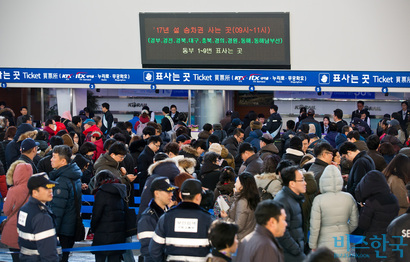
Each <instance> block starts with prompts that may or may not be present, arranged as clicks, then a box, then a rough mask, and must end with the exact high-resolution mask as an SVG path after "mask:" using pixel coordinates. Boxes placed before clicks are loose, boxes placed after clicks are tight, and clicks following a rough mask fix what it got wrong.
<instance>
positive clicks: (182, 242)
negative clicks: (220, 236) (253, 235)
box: [149, 179, 212, 261]
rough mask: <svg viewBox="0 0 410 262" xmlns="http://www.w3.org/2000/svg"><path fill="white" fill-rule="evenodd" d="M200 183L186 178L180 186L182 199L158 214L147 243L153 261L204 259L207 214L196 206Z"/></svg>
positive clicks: (206, 240) (199, 201)
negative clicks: (173, 206) (174, 205)
mask: <svg viewBox="0 0 410 262" xmlns="http://www.w3.org/2000/svg"><path fill="white" fill-rule="evenodd" d="M201 193H202V184H201V182H200V181H199V180H197V179H187V180H185V181H184V183H183V184H182V186H181V192H180V197H181V199H182V202H181V203H180V204H179V205H178V206H176V207H175V208H173V209H171V210H169V211H168V212H166V213H165V214H164V215H163V216H161V217H160V219H159V221H158V224H157V227H156V229H155V233H154V235H153V237H152V239H151V242H150V244H149V252H150V254H151V257H152V259H153V260H154V261H163V260H164V259H165V260H167V261H205V260H206V257H207V256H208V254H209V252H210V245H209V241H208V229H209V227H210V226H211V223H212V217H211V215H210V214H209V213H208V212H206V211H205V210H204V209H203V208H201V207H200V206H199V204H200V203H201V200H202V195H201Z"/></svg>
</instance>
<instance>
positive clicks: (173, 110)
mask: <svg viewBox="0 0 410 262" xmlns="http://www.w3.org/2000/svg"><path fill="white" fill-rule="evenodd" d="M176 112H177V106H176V105H171V113H172V114H175V113H176Z"/></svg>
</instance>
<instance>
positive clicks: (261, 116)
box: [258, 114, 265, 124]
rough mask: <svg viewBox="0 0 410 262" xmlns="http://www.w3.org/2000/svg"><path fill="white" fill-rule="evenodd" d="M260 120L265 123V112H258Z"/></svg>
mask: <svg viewBox="0 0 410 262" xmlns="http://www.w3.org/2000/svg"><path fill="white" fill-rule="evenodd" d="M258 121H259V122H261V123H262V124H263V123H265V115H264V114H258Z"/></svg>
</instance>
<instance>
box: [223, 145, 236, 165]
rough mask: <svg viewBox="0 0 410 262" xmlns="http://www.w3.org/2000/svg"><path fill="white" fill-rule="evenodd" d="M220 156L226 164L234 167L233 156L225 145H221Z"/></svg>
mask: <svg viewBox="0 0 410 262" xmlns="http://www.w3.org/2000/svg"><path fill="white" fill-rule="evenodd" d="M221 147H222V151H221V157H222V158H223V159H224V160H225V161H226V163H227V164H228V166H230V167H232V168H233V169H235V157H234V156H233V155H232V154H231V153H229V151H228V149H227V148H226V147H225V146H222V145H221Z"/></svg>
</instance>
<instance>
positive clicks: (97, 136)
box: [91, 131, 105, 162]
mask: <svg viewBox="0 0 410 262" xmlns="http://www.w3.org/2000/svg"><path fill="white" fill-rule="evenodd" d="M91 143H93V144H94V145H95V146H96V148H97V150H96V151H95V154H94V156H93V161H94V162H95V161H97V159H98V158H99V157H100V155H102V154H104V153H105V150H104V142H103V140H102V136H101V133H100V132H98V131H94V132H92V133H91Z"/></svg>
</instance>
